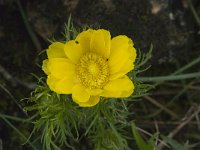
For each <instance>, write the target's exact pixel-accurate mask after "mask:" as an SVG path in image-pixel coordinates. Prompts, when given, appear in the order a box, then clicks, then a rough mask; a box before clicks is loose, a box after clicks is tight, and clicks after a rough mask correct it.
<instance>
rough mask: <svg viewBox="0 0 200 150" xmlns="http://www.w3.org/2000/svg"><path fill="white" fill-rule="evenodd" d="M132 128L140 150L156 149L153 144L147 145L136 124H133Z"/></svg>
mask: <svg viewBox="0 0 200 150" xmlns="http://www.w3.org/2000/svg"><path fill="white" fill-rule="evenodd" d="M131 127H132V132H133V135H134V138H135V141H136V144H137V146H138V148H139V150H153V149H154V146H153V144H152V143H151V142H148V143H146V142H145V141H144V140H143V138H142V137H141V135H140V134H139V132H138V130H137V128H136V126H135V123H134V122H132V124H131Z"/></svg>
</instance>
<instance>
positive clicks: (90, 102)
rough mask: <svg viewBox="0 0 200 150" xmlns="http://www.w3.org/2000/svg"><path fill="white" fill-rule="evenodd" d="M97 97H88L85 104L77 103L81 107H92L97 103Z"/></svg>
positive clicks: (98, 98)
mask: <svg viewBox="0 0 200 150" xmlns="http://www.w3.org/2000/svg"><path fill="white" fill-rule="evenodd" d="M99 101H100V97H99V96H90V99H89V100H88V101H87V102H77V103H78V104H79V106H81V107H92V106H95V105H96V104H97V103H99Z"/></svg>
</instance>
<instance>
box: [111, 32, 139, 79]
mask: <svg viewBox="0 0 200 150" xmlns="http://www.w3.org/2000/svg"><path fill="white" fill-rule="evenodd" d="M135 58H136V50H135V48H134V47H133V42H132V40H131V39H129V38H128V37H127V36H123V35H120V36H117V37H115V38H113V39H112V41H111V54H110V58H109V60H108V63H109V67H110V73H111V76H112V77H111V79H116V77H121V76H123V75H125V74H127V73H128V72H129V71H131V70H132V69H133V68H134V64H133V63H134V61H135Z"/></svg>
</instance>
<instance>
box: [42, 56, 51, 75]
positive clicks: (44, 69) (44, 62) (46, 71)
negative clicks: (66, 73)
mask: <svg viewBox="0 0 200 150" xmlns="http://www.w3.org/2000/svg"><path fill="white" fill-rule="evenodd" d="M48 62H49V60H48V59H45V60H43V62H42V70H43V71H44V72H45V73H46V74H47V75H49V74H50V72H49V69H48V67H47V65H48Z"/></svg>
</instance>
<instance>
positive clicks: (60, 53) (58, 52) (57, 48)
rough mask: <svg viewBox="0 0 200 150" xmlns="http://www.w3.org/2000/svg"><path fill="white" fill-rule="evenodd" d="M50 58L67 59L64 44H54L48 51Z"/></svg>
mask: <svg viewBox="0 0 200 150" xmlns="http://www.w3.org/2000/svg"><path fill="white" fill-rule="evenodd" d="M47 56H48V58H66V55H65V53H64V44H63V43H61V42H54V43H52V44H51V45H50V46H49V48H48V49H47Z"/></svg>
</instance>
